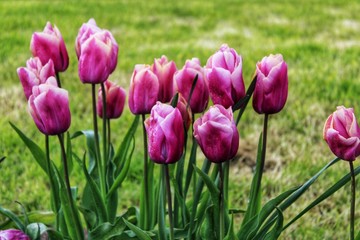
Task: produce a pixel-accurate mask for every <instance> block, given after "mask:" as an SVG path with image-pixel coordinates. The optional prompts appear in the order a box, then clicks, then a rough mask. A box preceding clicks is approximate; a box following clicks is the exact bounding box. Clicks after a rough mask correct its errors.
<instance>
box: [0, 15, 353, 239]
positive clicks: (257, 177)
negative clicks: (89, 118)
mask: <svg viewBox="0 0 360 240" xmlns="http://www.w3.org/2000/svg"><path fill="white" fill-rule="evenodd" d="M30 49H31V52H32V55H33V58H30V59H29V60H28V61H27V63H26V67H20V68H18V70H17V73H18V76H19V79H20V81H21V84H22V86H23V89H24V94H25V97H26V99H27V100H28V111H29V112H30V114H31V116H32V118H33V120H34V122H35V124H36V126H37V128H38V129H39V130H40V132H42V133H43V134H44V136H45V152H44V151H43V150H42V149H41V148H40V147H39V146H38V145H37V144H35V143H34V142H33V141H32V140H31V139H29V138H28V137H26V136H25V134H24V133H22V132H21V131H20V130H19V129H18V128H17V127H15V126H14V125H12V127H13V128H14V129H15V131H17V133H18V134H19V136H20V137H21V139H22V140H23V141H24V143H25V144H26V145H27V146H28V147H29V149H30V151H31V153H32V154H33V156H34V158H35V159H36V161H37V162H38V163H39V165H40V167H41V168H42V169H43V170H44V171H45V173H46V174H47V175H48V176H49V181H50V187H51V208H52V210H53V212H54V221H53V222H51V223H47V224H46V225H45V224H44V223H36V224H34V223H31V224H29V223H24V222H23V221H22V220H21V219H20V218H18V217H17V216H16V215H15V214H12V213H11V214H10V211H8V210H5V209H3V208H0V212H1V213H3V214H4V215H5V216H7V217H9V218H10V219H11V220H12V221H13V222H14V223H15V225H16V227H17V228H18V230H16V229H9V230H4V231H0V239H6V240H9V239H30V238H31V239H36V237H39V236H40V235H42V236H44V234H45V235H46V236H48V237H49V238H50V239H64V238H65V239H85V238H89V239H112V238H114V239H117V238H119V239H136V238H138V239H180V238H181V239H182V238H186V239H195V238H196V239H197V238H202V239H277V238H278V237H279V235H280V234H281V232H282V231H283V230H285V229H286V228H287V227H288V226H289V225H290V224H292V223H293V222H295V221H296V220H297V219H298V218H300V217H301V216H302V215H303V214H305V213H306V212H307V211H308V210H309V209H311V208H312V207H313V206H315V205H316V204H318V203H320V202H321V201H322V200H324V199H325V198H327V197H328V196H330V195H331V194H332V193H333V192H334V191H336V190H331V191H330V192H325V193H324V194H325V195H324V196H326V197H325V198H324V197H323V198H322V199H316V200H315V201H314V205H311V206H309V208H308V209H305V210H304V211H302V212H301V213H299V215H298V216H296V217H295V218H294V219H293V220H292V221H290V222H289V223H288V224H287V225H286V226H283V215H282V212H283V211H285V210H286V208H287V207H288V206H290V205H291V204H292V203H293V202H295V201H296V200H297V199H298V198H299V197H300V195H302V194H303V193H304V192H305V191H306V190H307V189H308V188H309V187H310V185H311V184H312V183H313V182H314V181H315V180H316V179H317V177H318V176H319V175H320V174H321V173H322V172H323V171H325V170H326V169H327V168H328V167H330V166H331V165H333V164H334V163H335V162H337V161H338V160H339V159H343V160H346V161H348V162H349V163H350V169H351V171H350V172H351V174H350V175H351V177H349V176H345V178H344V179H345V180H344V182H342V183H341V184H340V186H339V187H341V186H343V185H344V184H345V183H346V182H348V181H350V178H351V179H352V182H353V184H352V193H353V195H352V196H353V197H352V204H351V212H352V217H351V224H350V225H351V227H350V236H351V238H352V239H353V238H354V215H353V214H354V211H355V205H354V204H355V200H354V199H355V175H356V174H358V172H359V170H358V169H356V170H354V167H353V164H352V162H353V161H354V160H355V158H356V157H357V156H358V155H360V128H359V125H358V123H357V121H356V118H355V115H354V112H353V109H351V108H345V107H338V108H337V110H336V111H335V112H334V113H333V114H331V115H330V116H329V118H328V120H327V121H326V123H325V126H324V139H325V140H326V142H327V143H328V145H329V147H330V149H331V150H332V152H333V153H334V154H335V155H336V156H337V158H336V159H334V160H333V161H331V162H330V163H329V164H328V165H326V166H325V167H324V168H323V169H321V170H320V171H319V173H317V174H316V175H315V176H314V177H312V178H311V179H310V180H308V181H307V182H306V183H305V184H303V185H302V186H301V187H300V188H296V189H292V190H289V191H287V192H285V193H283V194H281V195H280V196H278V197H276V198H274V199H273V200H272V201H270V202H268V203H266V204H265V205H264V206H263V207H262V208H261V207H260V206H261V203H262V202H261V179H262V172H263V169H264V163H265V158H266V157H265V155H266V142H267V125H268V117H269V116H270V115H271V114H275V113H278V112H280V111H281V110H282V109H283V107H284V105H285V103H286V100H287V95H288V74H287V64H286V62H285V61H284V59H283V57H282V55H281V54H276V55H269V56H267V57H264V58H263V59H262V60H261V61H259V62H258V63H257V64H256V71H255V74H254V77H253V80H252V82H251V84H250V85H249V87H248V88H247V89H246V88H245V84H244V80H243V73H242V58H241V56H240V55H239V54H238V53H237V52H236V51H235V50H234V49H233V48H230V47H229V46H228V45H226V44H223V45H222V46H221V47H220V49H219V50H218V51H217V52H215V53H214V54H213V55H212V56H210V57H209V59H208V60H207V63H206V65H205V66H204V67H203V66H201V63H200V60H199V59H197V58H193V59H190V60H187V61H186V62H185V65H184V66H183V67H182V68H181V69H178V68H177V67H176V64H175V63H174V62H173V61H169V60H168V59H167V57H166V56H162V57H161V58H159V59H155V60H154V62H153V64H152V65H145V64H139V65H136V66H135V68H134V71H133V74H132V77H131V82H130V87H129V93H128V105H129V108H130V111H131V112H132V113H133V114H134V115H135V119H134V122H133V123H132V125H131V126H129V127H128V132H127V134H126V135H125V136H124V140H123V142H122V143H121V145H120V147H119V148H118V150H117V151H115V150H114V146H113V145H112V143H111V128H110V124H111V122H110V119H116V118H119V117H120V116H121V114H122V112H123V109H124V105H125V99H126V91H125V90H124V89H123V88H122V87H120V86H118V85H117V84H116V83H114V82H112V81H110V80H109V78H110V75H111V74H112V73H113V72H114V70H115V68H116V65H117V60H118V49H119V47H118V44H117V42H116V40H115V38H114V37H113V35H112V34H111V32H110V31H108V30H105V29H102V28H100V27H98V26H97V25H96V22H95V20H93V19H90V20H89V21H88V22H87V23H84V24H83V25H82V26H81V28H80V30H79V32H78V36H77V38H76V41H75V50H76V55H77V58H78V75H79V78H80V80H81V82H82V83H84V84H90V85H91V88H92V91H91V93H92V106H93V127H94V129H93V130H91V131H90V130H87V131H79V132H76V133H74V134H73V135H72V136H70V134H69V133H67V131H68V129H69V127H70V124H71V113H70V108H69V94H68V91H66V90H65V89H64V88H62V87H61V86H62V84H61V80H60V72H63V71H65V70H66V69H67V67H68V64H69V57H68V53H67V49H66V46H65V43H64V40H63V38H62V36H61V33H60V31H59V30H58V28H57V27H56V26H52V25H51V24H50V23H47V25H46V27H45V29H44V31H43V32H36V33H34V34H33V36H32V38H31V43H30ZM97 86H100V88H99V89H98V92H97V94H96V87H97ZM251 97H252V105H253V109H254V110H255V111H256V112H257V113H259V114H261V115H263V116H264V128H263V132H262V134H261V135H260V139H259V147H258V156H257V164H256V169H255V174H254V177H253V180H252V185H251V191H250V192H251V194H250V196H249V204H248V206H247V207H246V212H245V214H244V216H243V223H242V224H241V227H239V228H238V230H237V231H236V230H235V228H237V226H234V224H233V220H232V217H231V215H232V214H234V212H236V211H234V210H233V211H232V212H231V211H229V209H230V207H229V204H231V203H230V200H229V199H228V190H229V189H228V178H229V176H228V175H229V161H230V160H231V159H233V158H234V156H235V155H236V153H237V151H238V147H239V131H238V128H237V125H238V123H239V121H240V119H241V116H242V114H243V112H244V110H245V108H246V107H247V104H248V102H249V101H250V99H251ZM209 98H210V99H211V101H212V103H213V106H210V107H209V108H208V103H209ZM236 112H238V115H237V118H236V119H234V114H235V113H236ZM148 114H150V115H149V116H147V115H148ZM195 114H201V116H199V117H198V118H197V119H195V117H196V115H195ZM140 116H141V117H142V121H141V122H142V126H143V133H144V138H143V141H144V159H143V160H144V169H143V170H144V175H143V182H142V192H141V199H140V206H139V208H134V207H130V208H129V209H128V210H127V211H126V212H125V213H124V214H123V215H121V216H117V215H116V213H117V203H118V191H117V190H118V188H119V187H120V186H121V183H122V182H123V181H124V179H125V177H126V174H127V172H128V170H129V166H130V160H131V156H132V153H133V151H134V149H135V142H134V141H135V140H134V139H133V136H134V133H135V131H136V127H137V124H138V122H139V118H140ZM98 117H100V118H101V119H102V123H103V127H102V137H100V136H99V132H100V131H99V129H98ZM190 126H192V132H191V134H192V136H193V137H192V138H191V140H192V148H191V151H190V153H189V154H186V152H187V141H188V132H189V129H190ZM53 135H56V136H57V137H58V140H59V145H60V147H61V150H62V151H61V160H62V161H61V164H60V165H61V166H60V167H58V166H56V164H54V162H53V161H52V160H51V158H53V156H50V151H49V138H50V136H53ZM79 136H85V138H86V139H87V147H88V151H87V154H84V156H83V157H79V156H78V155H77V154H76V152H75V150H74V149H72V148H71V141H73V140H74V139H75V138H77V137H79ZM100 143H102V146H100V145H101V144H100ZM197 146H199V147H200V148H201V150H202V152H203V153H204V155H205V157H206V159H205V160H204V161H202V163H203V166H202V168H201V169H200V168H198V167H197V165H198V164H199V163H200V162H199V160H197V159H196V152H197V150H196V149H197ZM188 155H189V156H188ZM187 156H188V157H189V159H186V157H187ZM87 158H88V159H87ZM72 159H75V160H76V161H77V162H78V163H79V164H80V165H81V167H82V169H83V170H84V175H85V178H86V184H87V185H86V187H85V189H84V191H83V197H82V198H81V203H80V204H78V203H77V202H76V198H77V197H78V196H77V193H76V191H74V189H73V187H72V186H71V184H70V172H71V169H70V168H71V167H70V165H71V164H69V162H70V161H72ZM154 163H157V164H159V165H160V166H161V174H160V175H161V176H160V179H159V180H158V181H156V180H155V179H154ZM185 163H188V166H187V167H185V165H186V164H185ZM87 164H88V165H89V167H87ZM211 164H213V165H211ZM211 170H212V172H211V173H210V171H211ZM61 171H63V172H61ZM339 182H341V181H339ZM155 183H158V186H155ZM191 183H193V184H192V185H191ZM204 185H206V187H207V188H208V191H205V190H204V191H203V188H204ZM189 189H193V193H192V196H191V199H190V200H189V198H190V197H189V196H188V191H189ZM173 197H174V198H173ZM165 199H167V210H165V206H166V204H165ZM189 202H190V203H189ZM173 207H174V208H173ZM80 213H82V218H81V217H80ZM165 213H168V221H165ZM166 222H168V224H166ZM84 223H85V225H86V231H84V229H85V227H84ZM167 225H168V226H167ZM34 229H35V230H34ZM36 230H38V231H36Z"/></svg>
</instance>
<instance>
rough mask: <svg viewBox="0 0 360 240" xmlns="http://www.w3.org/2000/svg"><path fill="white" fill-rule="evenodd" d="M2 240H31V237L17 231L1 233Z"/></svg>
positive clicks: (9, 230) (10, 230) (0, 238)
mask: <svg viewBox="0 0 360 240" xmlns="http://www.w3.org/2000/svg"><path fill="white" fill-rule="evenodd" d="M0 240H30V237H29V236H28V235H26V234H25V233H23V232H22V231H20V230H17V229H7V230H3V231H0Z"/></svg>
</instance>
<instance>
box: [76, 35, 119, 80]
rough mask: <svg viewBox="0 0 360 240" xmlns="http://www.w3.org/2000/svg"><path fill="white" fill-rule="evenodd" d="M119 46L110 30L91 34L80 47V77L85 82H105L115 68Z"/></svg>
mask: <svg viewBox="0 0 360 240" xmlns="http://www.w3.org/2000/svg"><path fill="white" fill-rule="evenodd" d="M117 57H118V46H117V44H116V43H115V42H114V41H113V37H112V35H111V33H110V32H109V31H101V32H97V33H95V34H93V35H91V36H90V37H89V38H88V39H87V40H86V41H85V42H84V43H82V44H81V47H80V57H79V77H80V80H81V81H82V82H83V83H92V84H97V83H103V82H105V81H106V80H107V79H108V77H109V75H110V74H111V73H112V72H113V71H114V70H115V67H116V64H117Z"/></svg>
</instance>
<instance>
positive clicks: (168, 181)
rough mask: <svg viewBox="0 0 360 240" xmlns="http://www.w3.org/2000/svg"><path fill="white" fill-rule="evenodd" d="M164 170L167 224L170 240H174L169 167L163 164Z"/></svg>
mask: <svg viewBox="0 0 360 240" xmlns="http://www.w3.org/2000/svg"><path fill="white" fill-rule="evenodd" d="M163 167H164V168H165V182H166V193H167V202H168V214H169V223H170V240H173V239H175V238H174V221H173V220H174V219H173V212H172V202H171V188H170V174H169V166H168V165H167V164H164V165H163Z"/></svg>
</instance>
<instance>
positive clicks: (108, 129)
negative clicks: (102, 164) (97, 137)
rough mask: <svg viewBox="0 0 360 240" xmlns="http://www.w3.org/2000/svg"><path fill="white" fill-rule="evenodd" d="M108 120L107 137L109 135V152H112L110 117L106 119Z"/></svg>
mask: <svg viewBox="0 0 360 240" xmlns="http://www.w3.org/2000/svg"><path fill="white" fill-rule="evenodd" d="M106 121H107V134H108V135H107V137H108V147H109V148H108V153H110V151H111V148H110V143H111V127H110V119H109V118H108V119H106Z"/></svg>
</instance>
